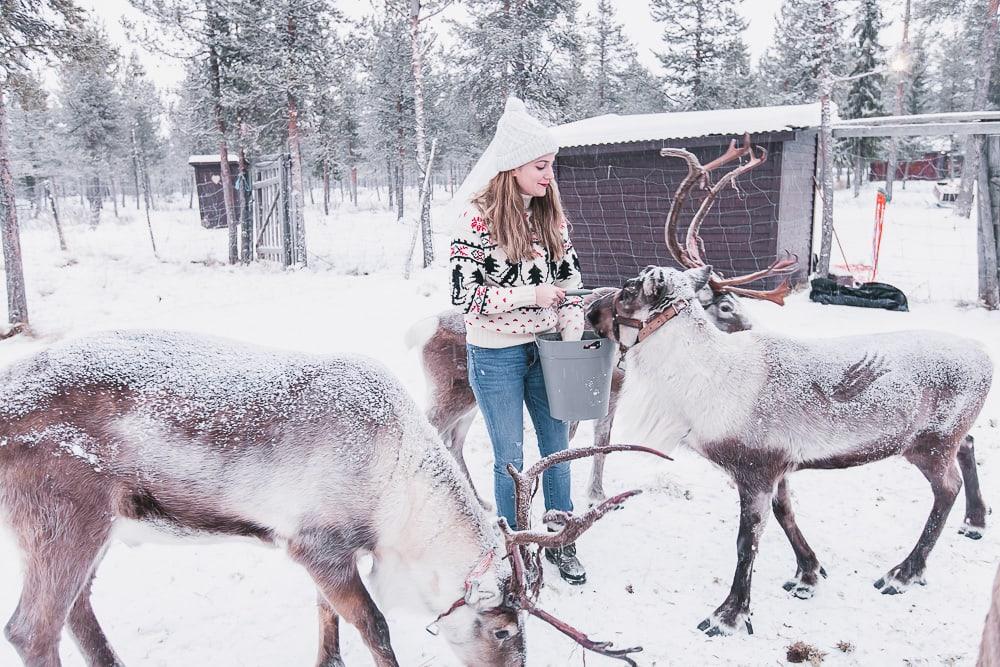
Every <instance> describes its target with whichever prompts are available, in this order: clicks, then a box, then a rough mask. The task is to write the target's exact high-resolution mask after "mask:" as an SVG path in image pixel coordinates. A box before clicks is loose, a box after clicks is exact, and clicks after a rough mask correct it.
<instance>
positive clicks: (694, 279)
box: [684, 266, 712, 293]
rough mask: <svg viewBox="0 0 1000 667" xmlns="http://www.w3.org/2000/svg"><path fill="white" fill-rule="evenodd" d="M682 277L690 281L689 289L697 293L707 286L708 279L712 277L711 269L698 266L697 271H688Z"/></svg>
mask: <svg viewBox="0 0 1000 667" xmlns="http://www.w3.org/2000/svg"><path fill="white" fill-rule="evenodd" d="M684 275H686V276H687V277H688V280H690V281H691V287H693V288H694V291H695V293H697V292H698V290H700V289H701V288H702V287H704V286H705V285H707V284H708V278H709V276H711V275H712V267H711V266H700V267H698V268H697V269H688V270H687V271H685V272H684Z"/></svg>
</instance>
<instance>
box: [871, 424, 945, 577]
mask: <svg viewBox="0 0 1000 667" xmlns="http://www.w3.org/2000/svg"><path fill="white" fill-rule="evenodd" d="M957 446H958V443H957V442H956V443H955V444H951V445H950V444H949V443H948V441H947V440H946V439H945V438H943V437H941V436H931V437H927V436H924V437H923V438H922V441H921V442H919V443H918V444H917V445H916V446H914V447H913V448H912V449H910V450H908V451H906V452H904V453H903V456H905V457H906V460H907V461H909V462H910V463H912V464H913V465H915V466H917V468H918V469H919V470H920V472H922V473H923V474H924V477H926V478H927V481H928V482H930V484H931V491H933V492H934V505H933V506H932V507H931V513H930V516H928V517H927V523H926V524H924V530H923V532H921V533H920V538H919V539H918V540H917V544H916V546H914V547H913V550H912V551H911V552H910V553H909V555H907V557H906V558H905V559H903V562H902V563H900V564H899V565H897V566H896V567H894V568H892V569H891V570H889V572H888V574H886V575H885V576H884V577H882V578H880V579H879V580H878V581H876V582H875V588H877V589H879V590H881V591H882V593H883V594H885V595H896V594H897V593H903V592H905V591H906V589H907V587H908V586H909V585H910V584H914V583H916V584H920V585H924V584H926V583H927V582H926V581H924V569H925V568H926V567H927V556H928V555H930V552H931V549H933V548H934V544H935V542H937V539H938V537H939V536H940V535H941V531H942V530H943V529H944V522H945V519H947V518H948V513H949V512H950V511H951V507H952V505H954V504H955V498H956V497H957V496H958V491H959V489H961V488H962V477H961V475H960V474H959V472H958V466H957V465H956V462H955V459H956V449H957Z"/></svg>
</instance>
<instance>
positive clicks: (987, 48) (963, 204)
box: [955, 0, 1000, 218]
mask: <svg viewBox="0 0 1000 667" xmlns="http://www.w3.org/2000/svg"><path fill="white" fill-rule="evenodd" d="M998 11H1000V0H990V3H989V5H988V6H987V8H986V14H985V15H984V16H983V32H982V33H981V37H980V40H979V60H978V61H977V62H976V89H975V93H974V94H973V99H972V108H973V109H974V110H976V111H978V110H980V109H985V108H986V98H987V95H988V93H989V88H990V73H991V70H992V68H993V59H994V56H995V54H996V50H997V22H998V18H997V12H998ZM980 144H982V140H981V137H980V136H979V135H969V136H967V137H966V138H965V164H963V166H962V182H961V186H960V192H959V195H958V201H956V202H955V212H956V213H957V214H958V215H960V216H962V217H963V218H968V217H969V214H971V213H972V183H973V182H974V181H975V180H976V177H977V172H978V169H977V165H976V160H977V159H978V157H979V150H978V145H980Z"/></svg>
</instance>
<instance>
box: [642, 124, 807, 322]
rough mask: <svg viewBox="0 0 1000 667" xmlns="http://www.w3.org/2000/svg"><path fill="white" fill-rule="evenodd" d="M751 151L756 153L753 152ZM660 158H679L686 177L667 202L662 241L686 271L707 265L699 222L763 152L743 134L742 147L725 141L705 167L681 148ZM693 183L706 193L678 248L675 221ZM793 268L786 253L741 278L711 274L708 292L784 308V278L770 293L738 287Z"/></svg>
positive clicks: (763, 156)
mask: <svg viewBox="0 0 1000 667" xmlns="http://www.w3.org/2000/svg"><path fill="white" fill-rule="evenodd" d="M755 149H756V150H757V151H758V153H755V152H754V150H755ZM660 156H662V157H678V158H681V159H683V160H684V161H685V162H686V163H687V167H688V173H687V176H685V177H684V179H683V180H682V181H681V183H680V185H678V186H677V190H676V192H675V193H674V199H673V201H672V202H671V203H670V211H669V212H668V213H667V223H666V226H665V228H664V240H665V241H666V243H667V249H668V250H669V251H670V254H671V255H672V256H673V257H674V259H675V260H677V262H678V263H679V264H680V265H681V266H684V267H686V268H689V269H693V268H700V267H702V266H705V265H706V264H707V262H705V260H704V259H703V257H704V247H703V246H704V244H703V242H702V240H701V236H699V234H698V232H699V231H700V230H701V223H702V222H703V221H704V219H705V216H706V215H707V214H708V211H709V210H710V209H711V208H712V205H713V204H714V203H715V199H716V197H718V195H719V193H720V192H721V191H722V189H723V188H725V187H727V186H728V185H730V184H732V183H733V182H734V181H735V180H736V179H737V178H738V177H739V176H741V175H743V174H745V173H746V172H748V171H750V170H751V169H754V168H755V167H757V166H759V165H761V164H763V163H764V162H765V161H766V160H767V151H766V150H765V149H764V148H763V147H761V146H756V147H755V146H753V145H751V143H750V135H749V134H744V135H743V145H742V146H737V144H736V140H735V139H731V140H730V142H729V148H728V149H727V150H726V152H725V153H723V154H722V155H720V156H719V157H717V158H716V159H714V160H712V161H711V162H709V163H708V164H706V165H702V164H701V163H700V162H699V161H698V158H697V157H695V156H694V155H693V154H692V153H691V152H690V151H687V150H685V149H683V148H663V149H661V150H660ZM745 156H749V159H748V160H747V161H746V162H744V163H742V164H740V165H739V166H737V167H736V168H734V169H732V170H731V171H729V172H728V173H726V174H725V175H724V176H722V177H721V178H720V179H719V180H718V182H717V183H715V184H714V185H713V184H712V183H711V176H710V172H711V171H713V170H714V169H717V168H718V167H721V166H723V165H725V164H728V163H729V162H732V161H733V160H736V159H740V158H743V157H745ZM696 184H700V187H701V188H702V189H703V190H707V194H706V195H705V199H704V200H703V201H702V202H701V205H700V206H699V207H698V210H697V211H696V212H695V214H694V217H692V218H691V224H690V225H688V230H687V235H686V238H685V243H684V245H683V246H681V244H680V243H679V242H678V240H677V221H678V218H679V217H680V211H681V207H682V206H683V204H684V202H685V201H687V197H688V195H689V194H690V192H691V190H692V188H694V186H695V185H696ZM797 266H798V257H797V256H795V255H792V254H790V253H786V257H784V258H781V259H778V260H776V261H775V262H773V263H772V264H771V265H770V266H768V267H767V268H766V269H762V270H760V271H755V272H753V273H748V274H745V275H742V276H735V277H733V278H724V277H723V276H722V275H720V274H719V273H717V272H715V271H713V272H712V275H711V276H710V277H709V280H708V284H709V286H710V287H711V288H712V291H713V292H715V293H716V294H724V293H730V294H737V295H739V296H746V297H750V298H754V299H763V300H766V301H772V302H774V303H777V304H778V305H784V303H785V297H786V296H787V295H788V293H789V292H791V286H790V285H789V283H788V279H787V278H786V279H785V280H783V281H782V282H781V284H780V285H779V286H778V287H776V288H774V289H772V290H755V289H748V288H745V287H740V286H741V285H746V284H747V283H751V282H753V281H755V280H759V279H761V278H764V277H767V276H770V275H784V276H787V275H788V274H790V273H792V272H794V271H795V269H796V268H797Z"/></svg>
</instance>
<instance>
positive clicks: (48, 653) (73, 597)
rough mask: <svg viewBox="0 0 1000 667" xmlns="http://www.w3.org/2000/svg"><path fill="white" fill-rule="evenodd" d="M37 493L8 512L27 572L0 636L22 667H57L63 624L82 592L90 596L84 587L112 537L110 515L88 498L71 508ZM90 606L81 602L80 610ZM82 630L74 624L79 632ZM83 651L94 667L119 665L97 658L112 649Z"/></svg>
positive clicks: (111, 654) (65, 503) (105, 641)
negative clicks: (99, 511) (101, 512)
mask: <svg viewBox="0 0 1000 667" xmlns="http://www.w3.org/2000/svg"><path fill="white" fill-rule="evenodd" d="M39 495H40V496H42V497H39V496H35V497H33V498H31V499H24V501H25V502H24V503H19V504H20V505H21V506H20V507H17V508H15V509H14V510H13V511H12V513H11V514H12V516H15V517H16V519H15V522H16V523H15V526H14V528H15V530H16V531H17V532H18V533H19V535H18V537H19V542H20V544H21V549H22V551H23V553H24V556H25V571H24V581H23V584H22V587H21V599H20V601H19V602H18V604H17V609H15V610H14V615H13V616H11V618H10V621H8V623H7V626H6V628H4V632H5V635H6V636H7V640H8V641H9V642H10V643H11V644H13V646H14V648H15V649H17V652H18V653H19V654H20V656H21V660H22V661H23V662H24V664H25V665H26V667H58V666H59V665H60V664H61V663H60V661H59V638H60V635H61V633H62V629H63V625H64V624H65V623H66V620H67V616H68V615H69V613H70V609H71V608H74V607H75V604H74V603H75V602H76V601H77V598H78V597H79V596H80V595H81V593H88V594H89V588H88V584H89V582H90V580H91V578H92V576H93V571H94V566H95V563H96V562H97V560H98V558H99V556H100V554H101V553H102V552H103V551H104V548H105V546H106V544H107V542H108V539H109V537H110V533H111V521H110V520H109V519H110V515H106V514H104V515H98V514H96V513H94V512H93V507H94V505H93V501H92V500H91V499H88V500H87V502H80V503H79V504H78V505H76V506H74V505H73V504H70V503H69V502H67V501H66V500H61V501H54V500H53V499H52V498H50V497H46V496H43V495H42V494H39ZM28 503H31V505H33V506H28ZM89 607H90V604H89V602H85V606H81V607H80V609H81V610H84V609H89ZM78 613H79V612H78ZM90 614H91V616H93V611H90ZM77 620H78V621H79V616H78V617H77ZM93 625H94V626H96V619H94V622H93ZM82 629H83V626H80V625H77V630H80V631H81V632H82ZM98 632H100V630H99V628H98ZM74 634H75V632H74ZM100 634H101V638H102V639H103V642H104V645H105V646H107V639H106V638H104V637H103V633H100ZM86 649H87V647H86V646H85V645H83V644H81V650H83V651H84V654H85V655H86V656H87V658H88V660H90V661H91V663H92V664H101V665H104V664H110V665H115V664H120V663H115V662H111V661H110V660H109V662H99V661H96V657H97V656H104V657H107V656H109V655H110V656H111V657H112V658H113V656H114V653H113V652H112V651H110V647H107V650H108V651H109V652H110V653H107V654H105V653H94V652H88V651H87V650H86ZM114 659H115V660H117V658H114Z"/></svg>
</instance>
